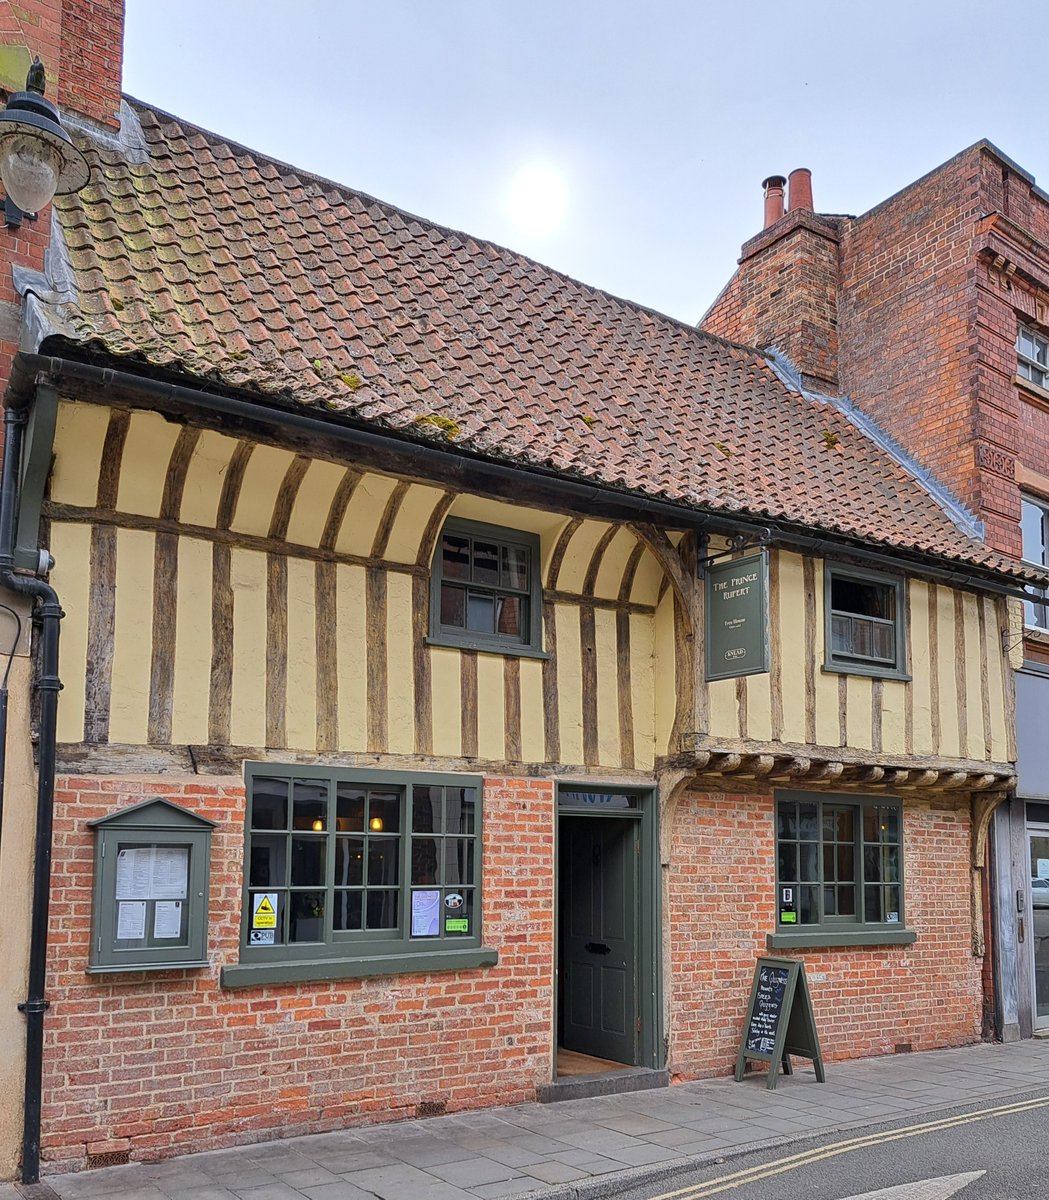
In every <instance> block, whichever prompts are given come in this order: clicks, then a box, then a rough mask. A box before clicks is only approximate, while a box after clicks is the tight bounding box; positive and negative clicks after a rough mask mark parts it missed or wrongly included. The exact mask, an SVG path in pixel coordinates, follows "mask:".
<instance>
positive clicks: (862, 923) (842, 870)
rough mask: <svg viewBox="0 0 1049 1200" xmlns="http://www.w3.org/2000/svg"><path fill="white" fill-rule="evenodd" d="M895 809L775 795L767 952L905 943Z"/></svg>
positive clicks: (869, 801) (898, 809)
mask: <svg viewBox="0 0 1049 1200" xmlns="http://www.w3.org/2000/svg"><path fill="white" fill-rule="evenodd" d="M903 825H904V822H903V807H902V805H901V804H900V803H899V801H898V800H894V799H892V798H890V797H887V796H863V797H856V796H842V795H824V794H821V793H813V792H778V793H776V796H775V827H776V931H775V933H774V934H771V935H770V936H769V939H768V941H769V945H770V947H773V948H775V947H782V946H790V945H853V944H863V943H868V944H877V943H885V942H912V941H914V939H915V935H914V933H913V931H911V930H908V929H907V928H906V924H905V920H904V916H905V914H904V845H903V833H904V829H903Z"/></svg>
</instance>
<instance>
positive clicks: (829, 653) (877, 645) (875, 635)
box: [823, 563, 910, 679]
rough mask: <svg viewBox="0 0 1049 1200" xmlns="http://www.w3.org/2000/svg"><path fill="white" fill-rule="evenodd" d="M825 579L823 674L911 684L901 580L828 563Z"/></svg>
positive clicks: (863, 569)
mask: <svg viewBox="0 0 1049 1200" xmlns="http://www.w3.org/2000/svg"><path fill="white" fill-rule="evenodd" d="M823 579H824V593H823V611H824V638H825V657H824V670H827V671H834V672H837V673H839V674H841V673H845V674H853V675H873V676H876V677H878V678H881V679H909V678H910V676H909V675H908V674H907V599H906V597H907V593H906V587H905V581H904V579H903V577H902V576H900V575H890V574H886V573H885V572H883V571H871V570H867V569H866V568H863V567H852V566H848V567H846V566H840V565H838V564H835V563H826V564H825V566H824V571H823Z"/></svg>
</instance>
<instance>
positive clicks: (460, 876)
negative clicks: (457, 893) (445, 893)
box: [442, 838, 474, 887]
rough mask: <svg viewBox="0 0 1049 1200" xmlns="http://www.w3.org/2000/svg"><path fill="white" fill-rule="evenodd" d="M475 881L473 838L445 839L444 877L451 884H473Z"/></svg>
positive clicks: (445, 881) (444, 880)
mask: <svg viewBox="0 0 1049 1200" xmlns="http://www.w3.org/2000/svg"><path fill="white" fill-rule="evenodd" d="M473 881H474V869H473V839H472V838H445V839H444V879H443V880H442V882H443V883H446V884H448V885H449V886H453V887H454V886H461V885H463V884H471V883H473Z"/></svg>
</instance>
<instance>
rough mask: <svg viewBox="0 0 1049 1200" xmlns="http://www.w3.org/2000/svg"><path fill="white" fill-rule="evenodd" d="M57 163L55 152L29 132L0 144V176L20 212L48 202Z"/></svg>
mask: <svg viewBox="0 0 1049 1200" xmlns="http://www.w3.org/2000/svg"><path fill="white" fill-rule="evenodd" d="M61 165H62V163H61V156H60V155H59V153H58V151H57V150H56V149H55V148H54V147H53V146H49V145H48V144H47V142H45V141H42V140H41V139H40V138H36V137H33V136H32V134H16V135H14V136H13V137H9V138H6V139H5V140H4V142H3V145H2V147H0V179H2V180H3V182H4V187H5V188H6V189H7V195H8V197H9V198H10V199H11V200H12V201H13V202H14V203H15V204H17V205H18V207H19V208H20V209H21V210H22V211H23V212H30V213H35V212H39V211H40V210H41V209H42V208H46V207H47V205H48V204H50V203H51V201H52V199H53V198H54V195H55V190H56V189H57V187H58V176H59V172H60V169H61Z"/></svg>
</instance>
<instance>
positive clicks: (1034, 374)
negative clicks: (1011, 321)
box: [1016, 325, 1049, 388]
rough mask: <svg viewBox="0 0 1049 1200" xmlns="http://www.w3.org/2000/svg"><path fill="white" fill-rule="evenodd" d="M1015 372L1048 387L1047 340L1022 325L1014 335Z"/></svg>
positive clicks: (1048, 358) (1048, 360) (1048, 345)
mask: <svg viewBox="0 0 1049 1200" xmlns="http://www.w3.org/2000/svg"><path fill="white" fill-rule="evenodd" d="M1016 360H1017V362H1016V373H1017V374H1018V375H1019V376H1020V378H1021V379H1029V380H1030V381H1031V383H1035V384H1037V385H1038V386H1039V387H1041V388H1049V340H1047V339H1046V338H1044V337H1042V335H1041V334H1040V333H1035V332H1034V330H1033V329H1027V328H1025V327H1024V326H1023V325H1021V326H1020V331H1019V333H1018V334H1017V337H1016Z"/></svg>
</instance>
